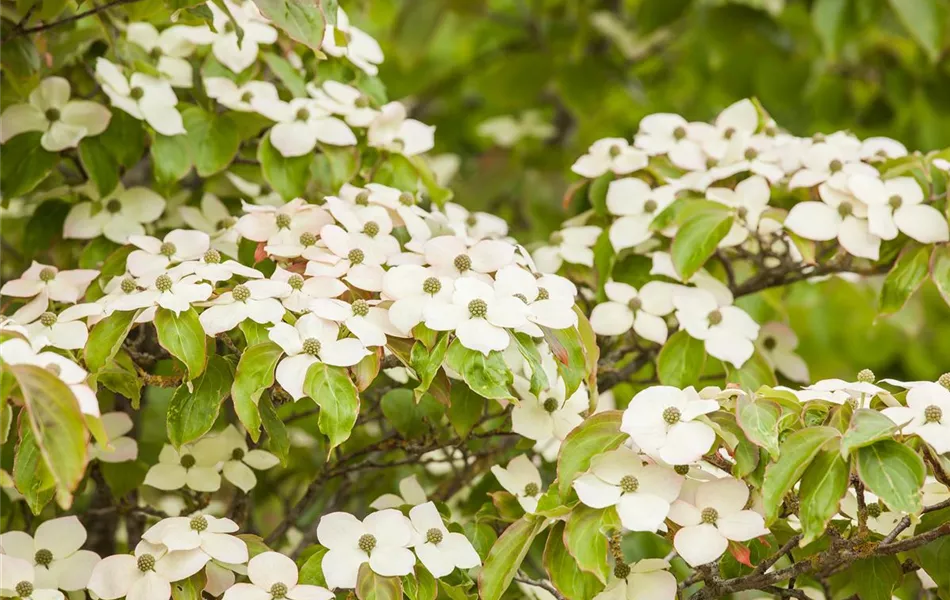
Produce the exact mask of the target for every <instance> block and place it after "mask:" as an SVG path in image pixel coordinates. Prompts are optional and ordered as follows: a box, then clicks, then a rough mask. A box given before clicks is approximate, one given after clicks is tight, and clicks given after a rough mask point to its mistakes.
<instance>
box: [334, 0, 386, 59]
mask: <svg viewBox="0 0 950 600" xmlns="http://www.w3.org/2000/svg"><path fill="white" fill-rule="evenodd" d="M337 35H342V36H343V38H344V39H345V40H346V43H344V44H342V45H340V44H337V38H336V36H337ZM320 49H321V50H323V51H324V52H326V53H327V54H329V55H330V56H337V57H340V56H345V57H347V58H348V59H350V62H352V63H353V64H354V65H356V66H357V67H359V68H360V69H361V70H363V72H365V73H366V74H367V75H376V74H377V73H378V72H379V68H378V67H377V65H379V64H380V63H382V62H383V58H384V57H383V49H382V48H380V47H379V43H378V42H377V41H376V40H375V39H373V37H372V36H370V35H369V34H367V33H366V32H364V31H362V30H360V29H357V28H356V27H353V26H352V25H350V19H349V17H347V16H346V13H345V12H343V9H342V8H337V11H336V26H335V27H334V26H333V25H329V24H328V25H327V26H326V29H325V30H324V32H323V42H322V44H321V45H320Z"/></svg>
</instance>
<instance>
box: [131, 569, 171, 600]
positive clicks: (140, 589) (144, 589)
mask: <svg viewBox="0 0 950 600" xmlns="http://www.w3.org/2000/svg"><path fill="white" fill-rule="evenodd" d="M171 594H172V586H171V584H170V583H169V581H168V579H165V578H164V577H162V576H161V575H159V574H158V573H155V572H154V571H149V572H148V573H145V575H144V576H142V577H141V578H140V579H139V580H138V581H136V582H135V583H133V584H132V587H131V588H130V589H129V593H128V595H127V596H126V597H125V598H126V600H167V599H168V598H170V597H171Z"/></svg>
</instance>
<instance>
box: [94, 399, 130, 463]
mask: <svg viewBox="0 0 950 600" xmlns="http://www.w3.org/2000/svg"><path fill="white" fill-rule="evenodd" d="M100 421H101V422H102V428H103V429H104V430H105V432H106V436H108V438H109V446H110V447H109V448H106V447H104V446H102V445H100V444H98V443H93V444H90V445H89V458H90V459H97V460H99V461H101V462H107V463H120V462H126V461H129V460H135V459H136V458H138V455H139V445H138V442H136V441H135V438H131V437H129V436H127V435H125V434H126V433H129V432H130V431H132V417H130V416H129V415H127V414H126V413H124V412H108V413H104V414H103V415H102V416H101V417H100Z"/></svg>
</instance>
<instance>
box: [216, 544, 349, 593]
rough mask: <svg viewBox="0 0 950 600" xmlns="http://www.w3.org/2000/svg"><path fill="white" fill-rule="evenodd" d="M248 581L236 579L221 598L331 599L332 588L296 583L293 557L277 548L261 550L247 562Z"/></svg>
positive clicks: (296, 573)
mask: <svg viewBox="0 0 950 600" xmlns="http://www.w3.org/2000/svg"><path fill="white" fill-rule="evenodd" d="M247 577H248V579H250V580H251V582H250V583H238V584H235V585H233V586H231V587H229V588H228V589H227V591H225V592H224V598H225V600H266V599H267V598H289V599H290V600H332V598H333V592H331V591H330V590H328V589H326V588H322V587H320V586H318V585H307V584H300V583H297V582H298V581H299V579H298V572H297V565H296V564H294V561H293V560H291V559H289V558H287V557H286V556H284V555H283V554H280V553H278V552H262V553H260V554H258V555H257V556H255V557H254V558H252V559H251V560H250V562H248V563H247Z"/></svg>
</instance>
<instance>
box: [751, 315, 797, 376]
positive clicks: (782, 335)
mask: <svg viewBox="0 0 950 600" xmlns="http://www.w3.org/2000/svg"><path fill="white" fill-rule="evenodd" d="M755 345H756V347H757V348H758V349H759V351H760V352H761V353H762V356H764V357H765V359H766V360H767V361H769V364H771V365H772V366H773V367H774V368H775V369H776V370H778V371H779V372H780V373H781V374H782V375H784V376H786V377H788V378H789V379H791V380H792V381H798V382H801V383H807V382H808V380H809V378H808V365H807V364H806V363H805V361H804V360H802V357H801V356H799V355H798V354H796V353H795V348H797V347H798V336H797V335H795V331H793V330H792V328H791V327H789V326H788V325H785V324H783V323H779V322H777V321H772V322H770V323H766V324H765V325H763V326H762V328H761V329H760V330H759V339H758V340H756V342H755Z"/></svg>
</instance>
